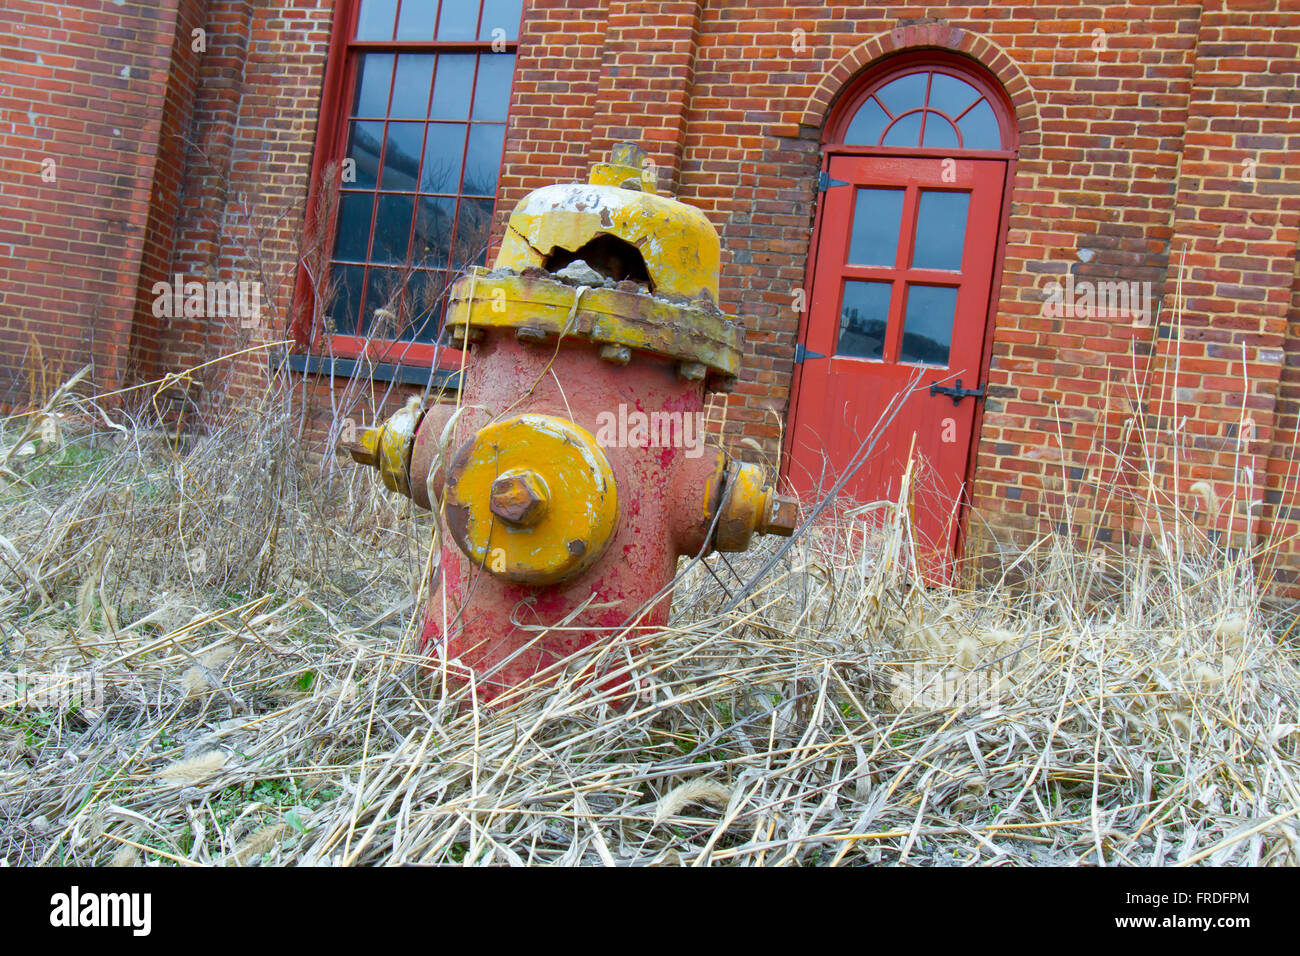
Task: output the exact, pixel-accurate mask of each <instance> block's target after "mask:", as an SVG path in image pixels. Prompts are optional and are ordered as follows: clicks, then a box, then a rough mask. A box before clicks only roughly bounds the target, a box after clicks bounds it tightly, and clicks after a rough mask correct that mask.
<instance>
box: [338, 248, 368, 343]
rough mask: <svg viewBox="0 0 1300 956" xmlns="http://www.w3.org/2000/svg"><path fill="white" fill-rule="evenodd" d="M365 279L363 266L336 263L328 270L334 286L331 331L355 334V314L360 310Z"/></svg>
mask: <svg viewBox="0 0 1300 956" xmlns="http://www.w3.org/2000/svg"><path fill="white" fill-rule="evenodd" d="M365 281H366V267H365V266H345V265H336V266H334V268H333V269H332V270H331V272H330V282H331V283H332V284H333V287H334V299H333V301H332V302H331V303H330V319H331V320H332V324H333V331H334V332H337V333H338V334H339V335H356V334H357V316H358V315H359V314H360V312H361V293H362V290H363V289H364V287H365Z"/></svg>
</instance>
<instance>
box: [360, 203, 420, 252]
mask: <svg viewBox="0 0 1300 956" xmlns="http://www.w3.org/2000/svg"><path fill="white" fill-rule="evenodd" d="M414 212H415V197H414V196H387V195H384V194H383V193H380V195H379V202H378V204H377V205H376V209H375V241H374V244H373V245H372V246H371V249H370V261H371V262H391V263H397V264H400V263H403V262H405V261H406V250H407V249H408V248H409V247H410V242H411V217H412V215H413V214H414Z"/></svg>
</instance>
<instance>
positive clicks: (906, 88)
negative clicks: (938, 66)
mask: <svg viewBox="0 0 1300 956" xmlns="http://www.w3.org/2000/svg"><path fill="white" fill-rule="evenodd" d="M929 78H930V74H929V73H913V74H911V75H910V76H900V77H899V78H898V79H896V80H893V81H891V82H889V83H886V84H885V85H884V86H882V87H881V88H880V89H879V90H877V91H876V99H878V100H880V102H882V103H884V104H885V109H887V110H889V112H891V113H893V114H894V115H895V116H897V115H898V114H899V113H906V112H907V111H908V110H914V109H916V108H917V107H920V106H924V105H925V84H926V80H928V79H929Z"/></svg>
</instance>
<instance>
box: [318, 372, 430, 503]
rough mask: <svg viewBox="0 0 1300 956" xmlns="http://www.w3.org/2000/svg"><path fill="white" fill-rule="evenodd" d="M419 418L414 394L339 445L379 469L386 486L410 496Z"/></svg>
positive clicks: (364, 463)
mask: <svg viewBox="0 0 1300 956" xmlns="http://www.w3.org/2000/svg"><path fill="white" fill-rule="evenodd" d="M419 421H420V400H419V399H418V398H415V397H412V398H409V399H407V401H406V405H405V407H404V408H402V409H401V410H400V411H398V412H396V413H395V414H394V415H393V416H392V417H391V418H389V419H388V421H386V422H384V423H383V424H382V425H372V426H370V427H369V428H366V429H363V430H362V431H361V432H360V433H359V434H358V435H357V439H356V441H341V442H339V443H338V446H337V447H338V449H339V450H340V451H346V452H347V453H348V454H349V455H351V456H352V460H353V461H355V462H356V463H357V464H359V465H367V466H369V467H371V468H377V469H379V477H380V478H381V479H382V480H383V482H384V487H385V488H387V489H388V490H389V491H396V492H398V493H399V494H402V495H405V496H406V497H408V498H409V497H411V483H410V473H411V471H410V469H411V443H412V440H413V439H414V438H415V428H416V426H417V425H418V424H419Z"/></svg>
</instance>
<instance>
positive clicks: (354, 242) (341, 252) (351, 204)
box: [334, 193, 375, 262]
mask: <svg viewBox="0 0 1300 956" xmlns="http://www.w3.org/2000/svg"><path fill="white" fill-rule="evenodd" d="M374 210H375V197H374V194H373V193H343V194H342V195H341V196H339V224H338V229H337V230H336V234H335V239H334V258H336V259H343V260H345V261H348V262H365V261H366V254H367V253H368V252H369V251H370V217H371V215H372V214H373V213H374Z"/></svg>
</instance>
